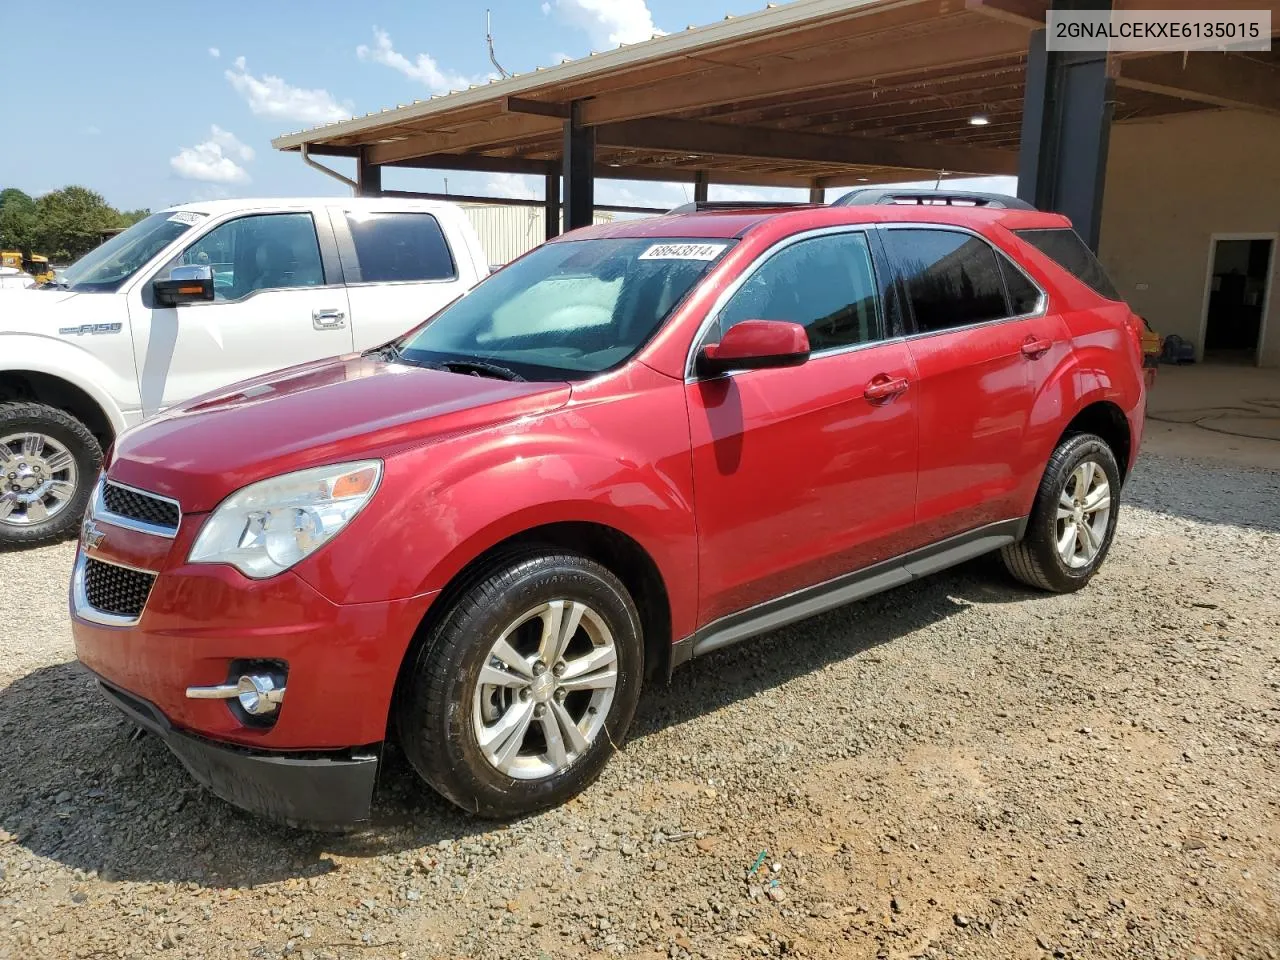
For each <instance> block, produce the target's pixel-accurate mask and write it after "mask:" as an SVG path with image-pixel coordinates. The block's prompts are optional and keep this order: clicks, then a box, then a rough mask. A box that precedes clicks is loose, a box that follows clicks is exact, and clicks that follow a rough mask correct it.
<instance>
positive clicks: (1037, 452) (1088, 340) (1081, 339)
mask: <svg viewBox="0 0 1280 960" xmlns="http://www.w3.org/2000/svg"><path fill="white" fill-rule="evenodd" d="M994 239H996V240H997V242H999V244H1000V245H1001V246H1002V247H1003V248H1004V249H1005V250H1006V252H1008V253H1009V254H1010V255H1011V256H1012V257H1014V259H1015V260H1016V261H1017V262H1018V263H1019V264H1020V265H1021V266H1022V268H1023V269H1024V270H1026V272H1027V273H1028V274H1030V275H1031V277H1032V278H1033V279H1034V280H1035V281H1036V282H1037V283H1039V284H1040V285H1041V287H1043V288H1044V289H1045V291H1046V292H1047V293H1048V295H1049V310H1048V312H1049V315H1050V316H1055V315H1056V316H1057V317H1058V318H1059V319H1060V322H1061V323H1062V324H1063V326H1064V327H1065V329H1066V333H1067V336H1068V337H1069V338H1070V349H1069V350H1064V351H1061V352H1060V353H1059V352H1058V351H1055V352H1054V354H1053V356H1054V360H1055V362H1054V364H1053V369H1052V371H1051V372H1050V373H1049V375H1048V376H1046V377H1045V379H1044V380H1043V382H1042V384H1041V386H1040V388H1039V390H1038V391H1037V392H1036V395H1035V397H1034V399H1033V407H1032V415H1031V420H1030V424H1029V433H1028V448H1029V449H1030V450H1031V451H1033V456H1034V459H1035V462H1036V463H1037V464H1038V465H1039V469H1038V470H1031V471H1029V475H1028V476H1027V477H1026V480H1025V483H1024V485H1023V488H1022V491H1021V496H1020V499H1021V502H1022V503H1023V504H1024V506H1025V511H1024V512H1029V511H1030V509H1031V503H1032V501H1033V500H1034V499H1035V494H1036V490H1037V488H1038V487H1039V483H1040V479H1041V477H1042V475H1043V470H1044V465H1045V464H1047V463H1048V460H1049V457H1050V456H1051V455H1052V453H1053V450H1054V448H1055V447H1056V446H1057V444H1058V441H1059V439H1060V438H1061V437H1062V434H1063V431H1065V430H1066V428H1067V425H1068V424H1069V423H1070V422H1071V421H1072V420H1073V419H1074V418H1075V417H1076V415H1077V414H1079V413H1080V411H1082V410H1083V409H1084V408H1085V407H1087V406H1089V405H1090V404H1093V403H1097V402H1099V401H1109V402H1111V403H1114V404H1115V405H1116V406H1118V407H1119V408H1120V409H1121V410H1122V411H1123V412H1124V414H1125V416H1126V417H1127V418H1128V420H1129V432H1130V449H1129V450H1127V451H1124V453H1125V454H1126V455H1127V457H1128V462H1129V465H1130V467H1132V465H1133V463H1134V461H1135V460H1136V459H1137V453H1138V448H1139V446H1140V444H1141V441H1142V429H1143V424H1144V408H1145V405H1146V384H1145V381H1144V379H1143V375H1142V352H1141V348H1140V347H1139V346H1138V344H1137V343H1136V341H1135V340H1134V338H1133V337H1132V336H1131V334H1130V332H1129V329H1128V325H1127V324H1128V318H1129V314H1130V310H1129V307H1128V306H1127V305H1126V304H1124V303H1122V302H1117V301H1114V300H1107V299H1106V298H1104V297H1101V296H1099V295H1098V294H1096V293H1094V292H1093V290H1091V289H1090V288H1089V287H1087V286H1086V285H1085V284H1083V283H1081V282H1080V281H1079V280H1077V279H1076V278H1075V277H1073V276H1071V275H1070V274H1069V273H1067V272H1066V271H1065V270H1063V269H1062V268H1061V267H1059V266H1058V265H1057V264H1056V263H1055V262H1054V261H1053V260H1051V259H1050V258H1049V257H1047V256H1046V255H1044V254H1043V253H1041V252H1040V251H1039V250H1038V249H1037V248H1035V247H1034V246H1032V245H1031V244H1029V243H1027V242H1025V241H1024V240H1022V239H1021V238H1019V237H1018V236H1017V235H1016V234H1013V233H1011V232H1009V231H1008V230H1004V229H1000V230H997V231H995V236H994Z"/></svg>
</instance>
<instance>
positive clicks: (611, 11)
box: [544, 0, 663, 50]
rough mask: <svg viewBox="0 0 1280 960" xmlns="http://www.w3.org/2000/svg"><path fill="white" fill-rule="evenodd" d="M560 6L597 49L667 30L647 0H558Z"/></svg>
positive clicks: (561, 10) (646, 38) (644, 38)
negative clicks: (658, 23) (657, 18)
mask: <svg viewBox="0 0 1280 960" xmlns="http://www.w3.org/2000/svg"><path fill="white" fill-rule="evenodd" d="M544 9H545V5H544ZM556 10H557V11H558V12H559V14H560V17H561V18H562V19H563V20H565V21H566V22H567V23H569V24H572V25H573V26H575V27H577V28H579V29H580V30H583V31H585V32H586V34H587V37H588V38H589V39H590V41H591V44H592V46H593V47H595V48H596V49H597V50H604V49H608V48H610V47H616V46H617V45H618V44H620V43H639V42H640V41H641V40H648V39H650V38H651V37H653V36H654V35H655V34H660V33H663V31H662V30H659V29H658V28H657V26H656V25H655V24H654V22H653V14H652V13H651V12H650V11H649V8H648V6H646V4H645V2H644V0H556Z"/></svg>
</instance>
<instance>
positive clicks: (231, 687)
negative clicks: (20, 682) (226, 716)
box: [187, 673, 284, 717]
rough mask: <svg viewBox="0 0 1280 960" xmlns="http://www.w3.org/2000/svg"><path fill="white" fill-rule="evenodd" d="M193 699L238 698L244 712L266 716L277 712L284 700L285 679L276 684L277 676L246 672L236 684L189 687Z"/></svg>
mask: <svg viewBox="0 0 1280 960" xmlns="http://www.w3.org/2000/svg"><path fill="white" fill-rule="evenodd" d="M187 696H188V697H189V698H191V699H192V700H238V701H240V706H241V708H243V710H244V712H245V713H247V714H249V716H251V717H265V716H270V715H271V714H273V713H275V712H276V710H278V709H279V707H280V702H281V701H282V700H284V685H283V681H282V683H281V685H280V686H276V681H275V678H273V677H272V676H271V675H270V674H265V673H246V674H244V675H243V676H241V677H240V679H239V680H238V681H236V682H235V683H234V684H230V683H225V684H220V685H219V686H216V687H187Z"/></svg>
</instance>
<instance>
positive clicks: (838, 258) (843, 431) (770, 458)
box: [685, 230, 917, 624]
mask: <svg viewBox="0 0 1280 960" xmlns="http://www.w3.org/2000/svg"><path fill="white" fill-rule="evenodd" d="M871 250H872V244H871V243H870V242H869V239H868V234H866V233H865V232H863V231H861V230H847V231H839V232H826V233H821V234H817V235H810V236H800V237H796V238H792V239H790V240H788V241H786V242H784V243H783V244H782V245H780V246H779V247H775V248H774V250H773V251H771V252H770V253H768V254H766V255H765V257H763V258H762V260H761V261H759V262H758V264H757V265H756V266H754V267H753V268H751V269H750V270H749V272H748V273H747V274H746V275H745V277H744V278H743V279H742V280H741V281H740V283H739V285H738V286H737V287H736V289H734V290H733V292H732V293H731V294H730V295H729V297H728V299H727V301H726V302H725V303H724V305H723V306H722V307H720V308H719V309H718V311H717V312H715V313H714V314H713V315H712V318H711V319H710V324H709V326H708V328H707V329H706V331H705V332H704V333H703V335H702V337H701V339H700V340H699V341H697V343H695V352H696V348H698V347H700V346H702V345H703V344H706V343H710V342H715V341H716V340H718V339H719V337H720V336H721V335H722V334H723V332H724V331H725V330H727V329H728V328H729V327H731V326H732V325H733V324H735V323H739V322H741V321H743V320H759V319H763V320H787V321H791V322H794V323H800V324H802V325H803V326H804V327H805V328H806V330H807V331H808V334H809V339H810V346H811V349H812V355H811V357H810V359H809V360H808V362H806V363H804V364H803V365H801V366H798V367H789V368H782V369H772V370H743V371H737V372H734V373H729V374H727V375H723V376H718V377H713V378H709V379H708V378H697V377H693V376H692V375H691V376H690V378H689V382H688V383H687V385H686V388H685V389H686V392H687V402H688V408H689V421H690V434H691V439H692V445H693V468H694V496H695V506H696V513H697V518H698V541H699V584H700V594H701V597H702V602H701V608H700V611H699V621H700V623H701V624H706V623H709V622H711V621H713V620H716V619H718V618H719V617H722V616H724V615H726V614H729V613H733V612H735V611H739V610H743V609H746V608H747V607H751V606H754V605H756V604H758V603H761V602H764V601H766V600H770V599H773V598H775V597H779V596H782V595H784V594H787V593H790V592H792V591H795V590H798V589H800V588H803V587H807V586H811V585H815V584H818V583H822V582H825V581H827V580H830V579H832V578H834V577H837V576H839V575H841V574H844V573H847V572H850V571H853V570H856V569H859V568H861V567H865V566H868V565H870V564H872V563H875V562H877V561H879V560H884V559H887V558H889V557H892V556H895V555H897V554H900V553H902V552H904V551H905V550H906V549H907V548H908V546H909V538H910V536H911V534H912V525H913V522H914V516H915V476H916V455H917V437H916V393H915V389H914V383H913V381H914V373H913V370H912V366H911V357H910V354H909V352H908V349H907V346H906V344H905V342H904V341H903V340H902V338H901V337H898V336H896V331H895V330H894V329H892V327H891V325H890V324H889V323H888V322H887V321H886V317H885V312H884V309H883V299H882V297H881V296H880V290H879V284H878V277H877V272H876V270H875V268H874V266H873V260H872V254H871ZM873 385H875V386H876V387H877V389H872V390H871V391H870V395H868V388H869V387H872V386H873Z"/></svg>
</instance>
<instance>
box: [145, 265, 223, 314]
mask: <svg viewBox="0 0 1280 960" xmlns="http://www.w3.org/2000/svg"><path fill="white" fill-rule="evenodd" d="M151 290H152V292H153V293H154V294H155V296H156V304H157V306H161V307H176V306H179V305H180V304H183V303H198V302H199V301H201V300H212V299H213V267H210V266H208V265H206V264H192V265H191V266H177V267H174V268H173V269H172V270H170V271H169V276H168V277H167V278H163V279H161V278H159V277H157V278H156V279H155V280H153V281H152V282H151Z"/></svg>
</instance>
